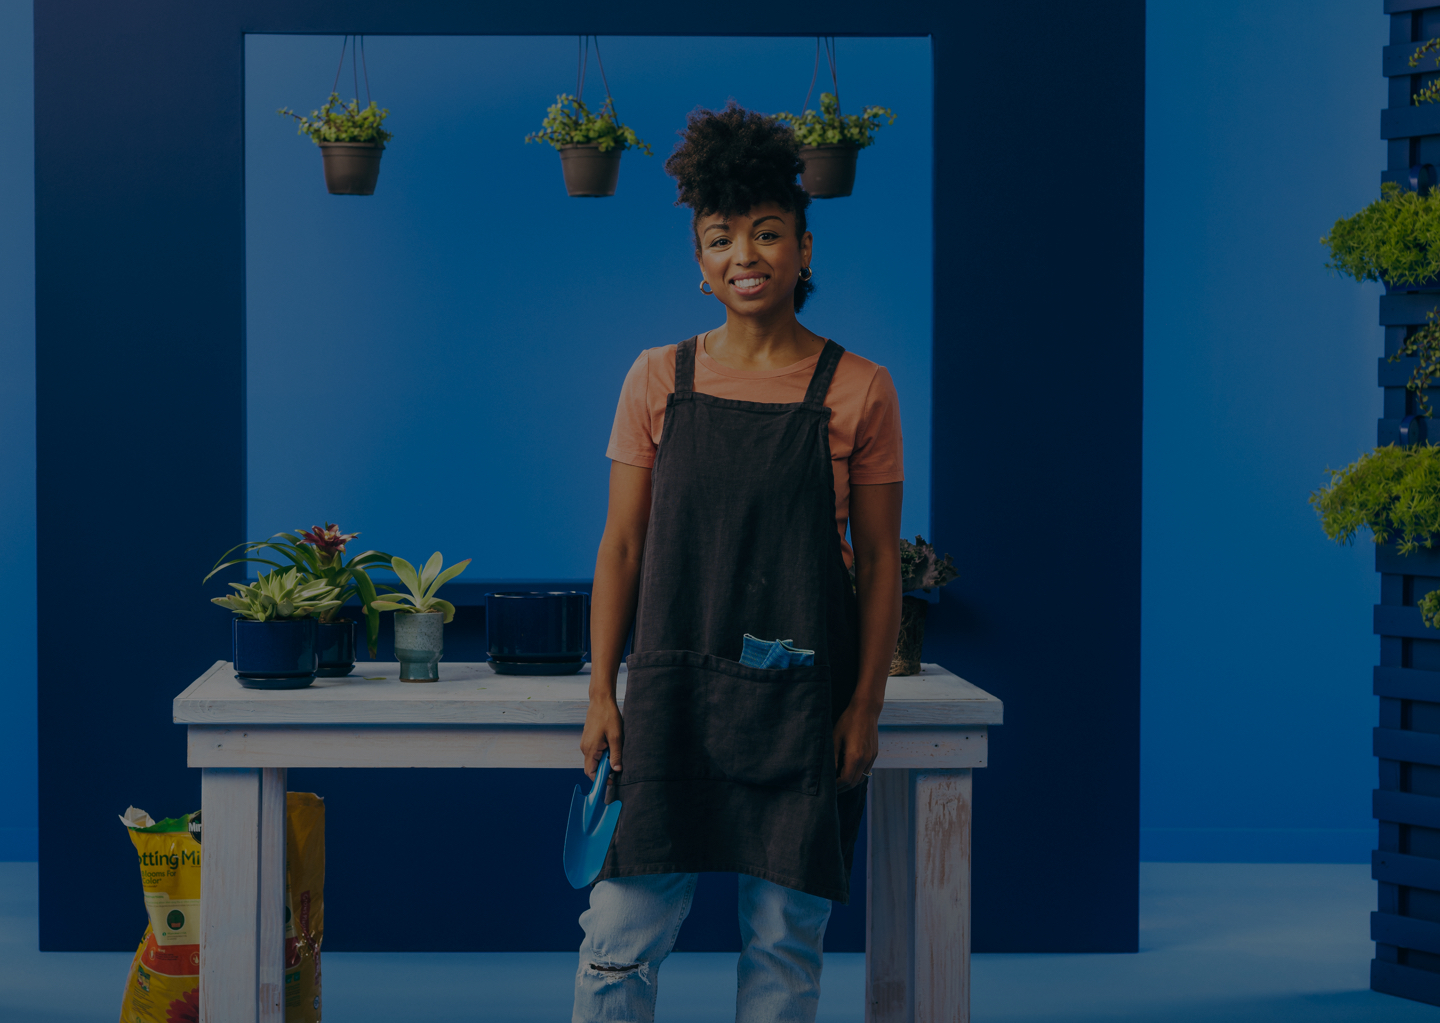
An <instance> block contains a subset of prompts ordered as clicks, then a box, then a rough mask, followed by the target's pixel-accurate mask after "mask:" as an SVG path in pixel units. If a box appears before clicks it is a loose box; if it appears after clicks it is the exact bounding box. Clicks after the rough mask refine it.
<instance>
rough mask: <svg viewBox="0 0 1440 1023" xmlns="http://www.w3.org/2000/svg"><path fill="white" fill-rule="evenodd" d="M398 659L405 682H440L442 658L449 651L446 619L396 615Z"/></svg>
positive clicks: (437, 615)
mask: <svg viewBox="0 0 1440 1023" xmlns="http://www.w3.org/2000/svg"><path fill="white" fill-rule="evenodd" d="M394 618H395V659H396V660H397V661H399V662H400V681H401V682H438V681H440V655H441V654H442V653H443V652H444V650H445V616H444V615H443V614H440V613H439V612H438V611H435V612H428V613H426V614H405V613H403V612H396V613H395V616H394Z"/></svg>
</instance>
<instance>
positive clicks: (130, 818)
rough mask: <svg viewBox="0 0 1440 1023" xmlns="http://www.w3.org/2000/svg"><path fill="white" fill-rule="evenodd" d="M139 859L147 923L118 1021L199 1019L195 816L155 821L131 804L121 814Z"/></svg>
mask: <svg viewBox="0 0 1440 1023" xmlns="http://www.w3.org/2000/svg"><path fill="white" fill-rule="evenodd" d="M120 820H121V821H123V822H124V824H125V827H127V828H128V829H130V841H132V842H134V843H135V852H136V853H138V854H139V857H140V889H141V891H142V892H143V893H144V896H145V912H146V913H147V914H148V915H149V917H150V923H149V924H148V925H147V926H146V928H145V937H143V938H141V939H140V947H139V948H138V949H136V950H135V958H134V959H133V960H131V962H130V976H129V977H127V978H126V980H125V998H124V1000H123V1001H122V1002H121V1004H120V1023H175V1021H178V1020H198V1019H199V1018H200V842H199V838H200V814H199V813H192V814H186V815H185V816H184V817H171V818H167V819H166V820H163V821H160V822H159V823H158V824H157V823H156V822H155V821H154V820H152V819H151V818H150V815H149V814H148V813H146V812H145V811H144V810H137V809H136V808H135V807H133V806H132V807H130V808H129V809H128V810H126V811H125V814H124V816H123V817H121V818H120Z"/></svg>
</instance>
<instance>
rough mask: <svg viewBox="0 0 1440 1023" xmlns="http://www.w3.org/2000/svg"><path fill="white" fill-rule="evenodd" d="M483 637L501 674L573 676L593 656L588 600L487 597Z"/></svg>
mask: <svg viewBox="0 0 1440 1023" xmlns="http://www.w3.org/2000/svg"><path fill="white" fill-rule="evenodd" d="M485 634H486V641H487V643H488V645H489V653H490V663H491V664H493V665H494V666H495V670H496V671H498V672H501V673H502V674H507V675H570V674H573V673H574V672H577V671H579V670H580V669H581V668H582V667H584V666H585V661H586V659H587V658H588V657H589V656H590V595H589V594H588V593H581V592H579V591H557V592H550V593H487V594H485Z"/></svg>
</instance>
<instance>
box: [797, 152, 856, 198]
mask: <svg viewBox="0 0 1440 1023" xmlns="http://www.w3.org/2000/svg"><path fill="white" fill-rule="evenodd" d="M859 155H860V150H859V148H858V147H856V146H851V145H846V144H844V143H840V144H836V145H826V146H801V147H800V159H801V160H804V161H805V169H804V170H803V171H801V172H800V184H801V185H802V186H803V187H804V189H805V191H807V192H809V193H810V198H812V199H843V198H845V196H847V195H849V194H850V193H851V191H853V190H854V188H855V159H856V157H858V156H859Z"/></svg>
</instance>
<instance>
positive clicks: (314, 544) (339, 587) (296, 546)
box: [201, 522, 390, 659]
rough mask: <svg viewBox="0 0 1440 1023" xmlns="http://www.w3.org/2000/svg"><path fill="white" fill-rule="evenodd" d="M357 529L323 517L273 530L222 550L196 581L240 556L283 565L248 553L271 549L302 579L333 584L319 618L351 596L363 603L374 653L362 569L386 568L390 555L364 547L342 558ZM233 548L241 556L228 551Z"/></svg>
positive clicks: (375, 617)
mask: <svg viewBox="0 0 1440 1023" xmlns="http://www.w3.org/2000/svg"><path fill="white" fill-rule="evenodd" d="M359 535H360V534H359V533H342V532H340V527H339V526H336V525H334V524H332V523H329V522H327V523H325V525H324V526H311V527H310V528H309V529H297V530H295V531H294V533H293V534H292V533H276V534H275V535H274V536H272V537H270V538H269V539H267V540H250V541H247V542H245V543H242V544H237V545H236V546H234V547H232V548H230V549H229V550H228V551H226V552H225V553H224V554H222V555H221V556H220V560H219V561H217V562H215V567H213V568H212V569H210V572H209V574H208V575H206V576H205V578H204V579H202V580H201V582H202V583H204V582H208V581H209V580H210V578H211V577H212V576H214V575H215V573H216V572H219V571H220V570H221V569H225V568H229V567H230V566H231V565H239V564H242V563H245V562H251V563H254V564H258V565H269V566H270V567H271V568H285V567H287V566H286V565H285V564H282V563H281V562H278V561H272V560H270V559H269V558H257V557H251V556H250V555H252V554H255V553H256V552H257V551H267V552H274V553H275V554H277V555H279V556H280V557H282V558H284V559H285V561H286V562H288V563H289V566H290V567H293V568H296V569H298V570H299V571H300V573H301V575H302V576H303V577H304V578H305V579H307V580H319V581H322V582H324V583H326V584H327V585H329V586H333V587H334V588H335V590H336V593H337V594H338V596H337V598H336V599H337V600H338V601H339V603H337V604H336V605H335V606H334V607H331V608H327V609H326V610H324V611H322V612H321V613H320V620H321V621H322V622H332V621H334V620H335V619H336V618H337V617H338V614H339V610H340V605H341V604H344V603H345V602H346V601H347V600H349V599H350V598H351V597H358V598H359V600H360V605H361V607H363V608H364V609H365V643H366V646H367V647H368V648H369V650H370V656H371V658H372V659H373V658H374V657H375V656H377V655H376V646H377V644H378V643H379V640H380V612H379V611H377V610H375V609H374V608H372V607H371V604H372V602H373V601H374V600H375V583H374V581H373V580H371V578H370V575H369V573H368V572H367V571H366V569H367V568H374V567H376V566H384V567H387V568H388V567H389V565H390V555H389V554H386V553H385V552H383V551H365V552H363V553H361V554H357V555H355V556H354V557H353V558H351V559H350V560H349V561H346V560H345V545H346V544H347V543H349V542H350V541H351V540H353V539H355V538H356V537H357V536H359ZM237 552H239V554H240V555H241V556H240V557H238V558H236V557H232V555H234V554H235V553H237Z"/></svg>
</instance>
